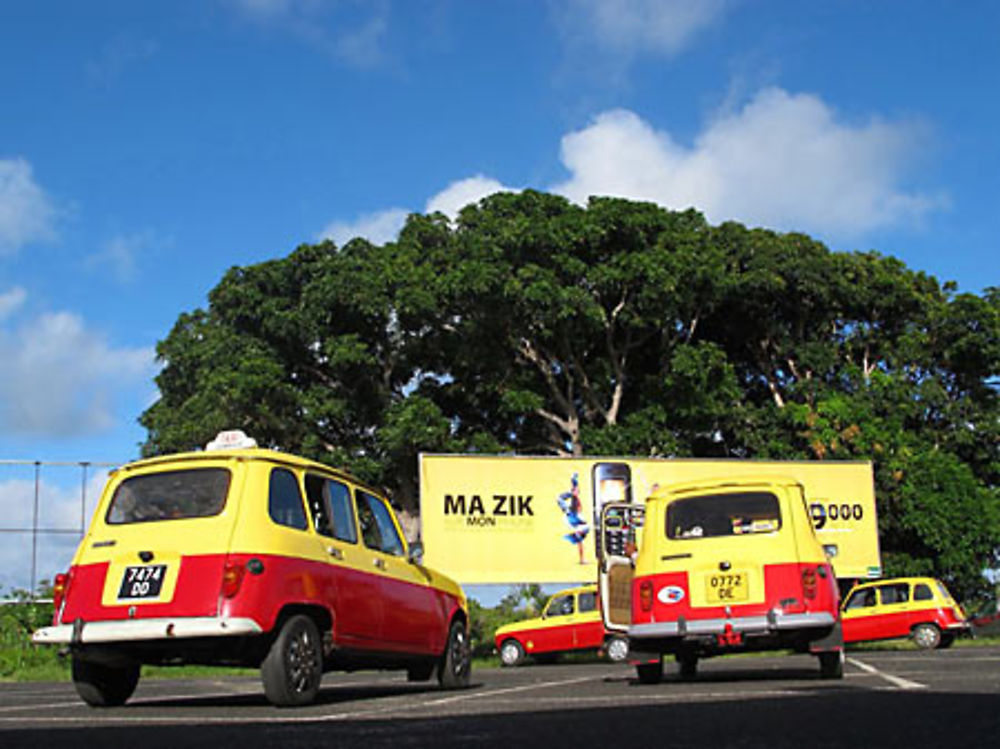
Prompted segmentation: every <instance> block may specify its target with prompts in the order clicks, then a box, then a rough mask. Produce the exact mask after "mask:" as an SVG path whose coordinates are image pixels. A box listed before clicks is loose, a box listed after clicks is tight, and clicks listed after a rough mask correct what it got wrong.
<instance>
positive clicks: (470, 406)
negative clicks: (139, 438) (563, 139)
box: [141, 191, 1000, 594]
mask: <svg viewBox="0 0 1000 749" xmlns="http://www.w3.org/2000/svg"><path fill="white" fill-rule="evenodd" d="M158 353H159V356H160V358H161V360H162V362H163V365H164V366H163V369H162V371H161V374H160V375H159V377H158V380H157V382H158V384H159V387H160V394H161V396H160V400H159V401H158V402H157V403H156V404H154V405H153V406H152V407H151V408H150V409H149V410H148V411H146V413H144V414H143V416H142V419H141V421H142V423H143V424H144V425H145V426H146V428H147V429H148V432H149V438H148V442H147V444H146V446H145V449H146V452H147V453H158V452H165V451H172V450H178V449H189V448H192V447H195V446H197V445H200V444H203V443H204V442H206V441H207V440H208V439H209V438H210V437H211V436H212V435H213V434H214V433H215V432H216V431H218V430H219V429H221V428H224V427H236V426H239V427H243V428H244V429H246V430H247V431H248V432H251V433H252V434H253V435H254V436H255V437H257V439H258V440H259V441H261V442H262V443H264V444H268V445H272V446H275V447H281V448H283V449H286V450H291V451H295V452H299V453H303V454H306V455H310V456H312V457H315V458H318V459H321V460H325V461H328V462H332V463H336V464H340V465H346V466H347V467H349V468H351V469H352V470H354V471H356V472H358V473H360V474H361V475H362V476H364V477H365V478H367V479H369V480H372V481H379V482H382V483H384V484H386V485H388V486H389V487H390V488H391V489H392V490H393V491H394V493H395V495H396V497H397V499H398V500H399V501H400V502H401V503H403V504H408V505H409V504H412V503H414V501H415V497H416V490H417V488H416V484H415V480H416V477H415V455H416V453H417V452H418V451H420V450H429V451H483V452H501V451H502V452H508V451H516V452H522V453H545V454H565V455H584V454H598V453H599V454H630V455H650V456H730V457H761V458H765V457H766V458H800V459H802V458H807V459H815V460H830V459H847V458H850V459H867V460H872V461H873V462H874V465H875V471H876V487H877V496H878V502H879V511H880V530H881V539H882V549H883V553H884V558H885V562H886V566H887V569H888V570H889V571H890V572H893V573H897V572H898V573H901V572H908V571H912V572H932V573H934V574H938V575H941V576H942V577H945V578H947V579H948V580H949V582H951V583H952V584H953V585H955V587H956V588H957V589H958V590H959V591H961V593H963V594H969V593H972V592H974V591H975V589H976V588H977V587H978V586H980V585H981V578H980V575H979V571H980V570H981V569H982V568H983V567H985V566H988V565H995V564H996V563H997V559H996V552H997V548H998V546H1000V544H998V542H997V539H998V538H1000V509H998V508H1000V498H998V490H997V477H998V474H1000V457H998V456H1000V403H998V379H997V378H998V373H1000V292H998V291H997V290H996V289H988V290H987V291H986V292H984V293H983V294H981V295H976V294H968V293H965V294H958V293H956V291H955V289H954V288H952V287H950V286H942V285H941V284H940V283H939V282H938V281H937V280H936V279H934V278H932V277H929V276H927V275H926V274H923V273H920V272H916V271H913V270H910V269H908V268H907V267H906V266H905V265H904V264H902V263H901V262H900V261H898V260H896V259H895V258H891V257H884V256H882V255H879V254H878V253H874V252H868V253H835V252H831V251H830V250H828V249H827V248H826V247H825V246H823V245H822V244H821V243H819V242H817V241H815V240H813V239H811V238H810V237H807V236H805V235H802V234H794V233H793V234H780V233H776V232H772V231H768V230H765V229H748V228H746V227H744V226H742V225H740V224H737V223H732V222H730V223H724V224H722V225H719V226H711V225H709V224H708V223H707V222H706V221H705V220H704V218H703V217H702V216H701V215H700V214H699V213H697V212H695V211H693V210H689V211H684V212H672V211H667V210H665V209H663V208H661V207H659V206H656V205H652V204H649V203H639V202H634V201H627V200H621V199H612V198H593V199H591V200H590V202H589V203H588V204H587V206H585V207H584V206H579V205H575V204H573V203H570V202H569V201H567V200H565V199H564V198H561V197H558V196H555V195H548V194H544V193H539V192H533V191H525V192H522V193H518V194H511V193H501V194H497V195H494V196H491V197H489V198H486V199H484V200H482V201H480V202H479V203H477V204H474V205H470V206H467V207H466V208H465V209H463V210H462V211H461V213H460V214H459V216H458V217H457V218H456V219H455V220H453V221H449V220H448V219H447V218H446V217H444V216H443V215H441V214H432V215H413V216H411V217H410V218H409V219H408V221H407V223H406V226H405V227H404V229H403V230H402V232H401V233H400V236H399V238H398V239H397V241H395V242H391V243H387V244H386V245H384V246H375V245H372V244H370V243H368V242H365V241H363V240H354V241H352V242H350V243H348V244H347V245H346V246H344V247H339V248H338V247H336V246H334V245H333V244H332V243H329V242H325V243H321V244H318V245H306V246H302V247H299V248H298V249H296V250H295V251H294V252H292V253H291V254H290V255H289V256H287V257H285V258H280V259H275V260H272V261H269V262H265V263H261V264H258V265H254V266H249V267H245V268H233V269H232V270H230V271H229V272H228V273H227V274H226V275H225V276H224V277H223V278H222V280H221V281H220V282H219V284H218V286H216V288H215V289H213V290H212V292H211V294H210V295H209V304H208V307H207V308H206V309H204V310H196V311H194V312H191V313H185V314H182V315H181V316H180V318H179V319H178V321H177V324H176V325H175V327H174V329H173V330H172V331H171V332H170V334H169V335H168V336H167V338H166V339H165V340H164V341H162V342H161V343H160V345H159V348H158Z"/></svg>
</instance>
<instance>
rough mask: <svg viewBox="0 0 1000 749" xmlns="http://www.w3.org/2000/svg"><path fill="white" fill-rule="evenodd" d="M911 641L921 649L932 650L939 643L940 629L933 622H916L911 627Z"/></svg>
mask: <svg viewBox="0 0 1000 749" xmlns="http://www.w3.org/2000/svg"><path fill="white" fill-rule="evenodd" d="M913 642H914V643H915V644H916V646H917V647H918V648H920V649H921V650H933V649H934V648H936V647H938V646H939V645H940V644H941V630H940V629H938V628H937V626H936V625H934V624H926V623H925V624H918V625H917V626H916V627H914V628H913Z"/></svg>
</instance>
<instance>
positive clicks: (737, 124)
mask: <svg viewBox="0 0 1000 749" xmlns="http://www.w3.org/2000/svg"><path fill="white" fill-rule="evenodd" d="M919 140H920V129H919V128H918V127H917V126H915V125H913V124H912V123H906V122H900V123H891V122H886V121H883V120H879V119H872V120H870V121H869V122H867V123H864V124H860V125H852V124H849V123H845V122H842V121H838V119H837V118H836V116H835V113H834V112H833V111H832V110H831V109H830V108H829V107H828V106H827V105H826V104H825V103H824V102H823V101H822V100H821V99H819V98H818V97H815V96H811V95H807V94H798V95H793V94H789V93H787V92H785V91H783V90H781V89H778V88H769V89H765V90H763V91H761V92H759V93H758V94H757V95H756V96H755V97H754V98H753V99H752V100H751V101H750V102H749V103H748V104H746V105H745V106H744V107H743V108H742V109H740V110H738V111H735V112H728V113H724V114H722V115H720V116H718V117H717V118H715V119H714V120H712V121H711V122H709V123H708V125H707V127H706V128H705V129H704V131H703V132H702V133H701V135H699V136H698V137H697V138H696V140H695V141H694V143H693V145H692V146H691V147H685V146H682V145H680V144H678V143H677V142H675V141H674V139H673V138H671V136H670V134H669V133H667V132H664V131H658V130H656V129H655V128H654V127H653V126H652V125H650V124H649V123H647V122H646V121H644V120H643V119H642V118H640V117H639V116H638V115H636V114H635V113H633V112H630V111H627V110H614V111H609V112H604V113H602V114H600V115H598V116H597V117H596V118H594V120H593V122H592V123H591V124H590V125H589V126H587V127H586V128H584V129H582V130H579V131H576V132H572V133H569V134H567V135H566V136H564V137H563V139H562V153H561V155H562V161H563V163H564V164H565V166H566V168H567V169H568V170H569V171H570V174H571V176H570V178H569V179H568V180H567V181H565V182H564V183H562V184H558V185H555V186H554V187H553V188H552V189H553V191H555V192H559V193H561V194H564V195H566V196H567V197H569V198H570V199H572V200H574V201H577V202H581V203H582V202H585V201H586V199H587V197H588V196H590V195H618V196H621V197H627V198H633V199H640V200H650V201H654V202H657V203H659V204H661V205H664V206H667V207H669V208H674V209H683V208H687V207H689V206H694V207H695V208H698V209H699V210H702V211H704V212H705V213H706V215H707V216H708V218H709V219H710V220H711V221H713V222H719V221H723V220H727V219H735V220H738V221H742V222H744V223H749V224H756V225H763V226H767V227H769V228H774V229H785V230H792V229H795V230H802V231H810V232H817V233H823V234H827V235H833V236H840V237H849V236H855V235H858V234H861V233H863V232H866V231H869V230H872V229H876V228H880V227H885V226H891V225H898V224H902V223H904V222H906V221H910V220H913V219H919V218H920V217H921V216H923V215H924V214H926V213H927V212H928V211H930V210H932V209H934V208H936V207H939V206H940V205H941V203H942V200H941V199H940V198H938V197H929V196H926V195H921V194H919V193H912V192H906V191H905V190H903V189H902V188H901V187H900V186H899V183H900V181H901V179H902V176H903V173H904V171H905V168H906V167H907V164H908V162H909V161H910V160H911V158H912V157H913V156H914V155H915V153H916V152H917V150H918V149H917V147H918V145H919Z"/></svg>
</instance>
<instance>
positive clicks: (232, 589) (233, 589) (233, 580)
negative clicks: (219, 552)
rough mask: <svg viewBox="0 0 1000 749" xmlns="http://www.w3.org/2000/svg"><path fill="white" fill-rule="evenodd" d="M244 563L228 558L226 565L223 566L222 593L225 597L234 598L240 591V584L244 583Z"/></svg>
mask: <svg viewBox="0 0 1000 749" xmlns="http://www.w3.org/2000/svg"><path fill="white" fill-rule="evenodd" d="M243 571H244V568H243V565H242V564H240V563H239V562H234V561H232V560H228V559H227V560H226V566H225V567H223V568H222V595H223V596H224V597H225V598H232V597H233V596H235V595H236V594H237V593H239V592H240V585H242V584H243Z"/></svg>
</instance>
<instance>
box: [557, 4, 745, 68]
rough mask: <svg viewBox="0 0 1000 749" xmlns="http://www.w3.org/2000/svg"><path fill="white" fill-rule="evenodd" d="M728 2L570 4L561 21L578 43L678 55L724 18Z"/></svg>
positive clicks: (621, 51)
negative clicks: (695, 38) (708, 27)
mask: <svg viewBox="0 0 1000 749" xmlns="http://www.w3.org/2000/svg"><path fill="white" fill-rule="evenodd" d="M725 6H726V0H565V2H564V3H563V4H562V5H561V6H560V9H559V12H558V13H557V14H556V21H557V23H558V25H559V27H560V29H561V31H562V32H563V34H564V35H565V36H567V37H569V39H570V41H571V42H573V43H577V44H579V43H594V44H596V45H598V46H599V47H602V48H605V49H608V50H611V51H613V52H615V53H618V54H622V55H625V56H627V57H631V56H633V55H634V54H635V53H637V52H652V53H659V54H667V55H673V54H676V53H677V52H679V51H680V50H681V49H682V48H683V47H684V46H685V45H687V44H688V42H689V41H690V40H691V39H692V38H693V37H694V36H695V35H696V34H697V33H698V32H699V31H701V30H702V29H704V28H705V27H707V26H708V25H710V24H711V23H712V22H714V21H715V20H716V19H718V18H719V17H720V16H721V15H722V13H723V11H724V10H725Z"/></svg>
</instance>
